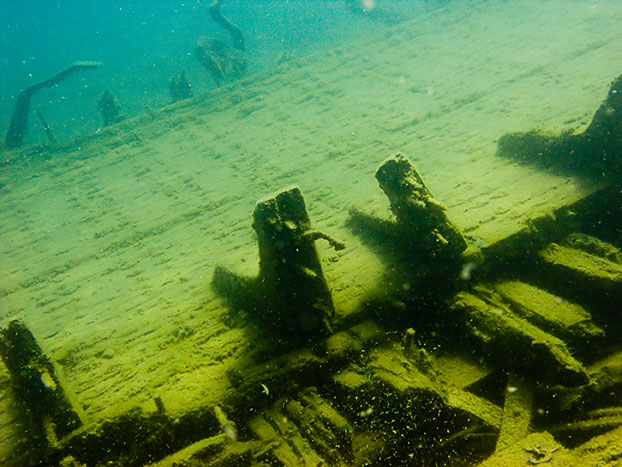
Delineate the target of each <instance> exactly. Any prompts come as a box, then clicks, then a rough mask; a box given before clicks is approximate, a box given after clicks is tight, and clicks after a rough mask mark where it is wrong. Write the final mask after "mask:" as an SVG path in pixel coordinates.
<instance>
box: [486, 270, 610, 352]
mask: <svg viewBox="0 0 622 467" xmlns="http://www.w3.org/2000/svg"><path fill="white" fill-rule="evenodd" d="M493 288H494V290H495V291H496V292H498V293H499V294H500V295H501V297H502V298H503V300H504V301H507V302H508V303H509V304H510V305H511V307H512V310H513V311H515V312H516V313H517V314H518V315H519V316H521V317H522V318H524V319H526V320H527V321H529V322H530V323H532V324H534V325H536V326H538V327H539V328H540V329H542V330H543V331H546V332H550V333H551V334H553V335H555V336H557V337H559V338H560V339H562V340H564V341H565V342H567V343H568V344H570V345H571V346H572V347H573V348H575V349H576V348H581V347H585V346H586V344H590V343H592V344H593V343H594V342H595V341H597V340H598V339H602V338H603V337H604V336H605V332H604V331H603V330H602V329H601V328H600V327H599V326H597V325H596V324H595V323H594V322H593V321H592V316H591V315H590V314H589V313H588V312H587V310H586V309H585V308H583V307H582V306H580V305H577V304H575V303H570V302H568V301H566V300H564V299H562V298H561V297H559V296H555V295H552V294H550V293H548V292H546V291H545V290H542V289H539V288H537V287H534V286H532V285H529V284H526V283H524V282H518V281H506V282H500V283H497V284H495V285H494V286H493Z"/></svg>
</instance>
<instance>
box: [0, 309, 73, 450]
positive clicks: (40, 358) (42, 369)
mask: <svg viewBox="0 0 622 467" xmlns="http://www.w3.org/2000/svg"><path fill="white" fill-rule="evenodd" d="M0 355H2V360H3V361H4V364H5V365H6V367H7V369H8V370H9V372H10V375H11V382H12V387H13V391H14V394H15V397H16V398H17V400H18V402H19V407H20V411H21V416H22V418H23V420H24V430H23V431H24V436H25V437H27V438H28V439H29V440H30V442H31V446H32V447H33V448H34V449H36V450H39V449H40V450H46V449H48V448H50V447H51V446H54V445H56V444H58V440H59V439H61V438H63V437H65V436H67V435H68V434H69V433H71V432H72V431H73V430H75V429H76V428H79V427H80V426H81V425H82V422H81V420H80V417H79V416H78V414H77V413H76V411H75V410H74V409H73V408H72V406H71V403H70V402H69V399H68V398H67V396H66V394H65V391H64V390H63V388H62V386H61V384H60V382H59V380H58V377H57V375H56V371H55V370H54V366H53V365H52V362H51V361H50V359H49V358H48V357H47V356H46V355H45V354H44V353H43V351H42V350H41V348H40V347H39V345H38V344H37V341H36V340H35V338H34V336H33V335H32V333H31V332H30V331H29V330H28V328H27V327H26V326H25V325H24V323H22V322H21V321H18V320H13V321H10V322H9V324H7V325H6V327H4V328H3V329H2V330H0Z"/></svg>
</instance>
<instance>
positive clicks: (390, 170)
mask: <svg viewBox="0 0 622 467" xmlns="http://www.w3.org/2000/svg"><path fill="white" fill-rule="evenodd" d="M376 179H377V180H378V183H379V184H380V187H381V188H382V190H383V191H384V192H385V194H386V195H387V197H388V198H389V202H390V203H391V211H393V214H394V215H395V217H396V219H397V224H398V225H399V230H400V231H401V233H407V235H408V237H409V238H408V241H411V242H413V243H414V244H415V246H416V247H417V248H418V249H421V250H423V251H427V252H430V253H429V254H430V256H432V257H435V256H437V255H438V256H441V257H443V258H446V257H449V258H452V257H455V256H456V255H459V254H460V253H461V252H462V251H464V250H465V249H466V247H467V244H466V241H465V240H464V237H463V236H462V234H461V233H460V231H459V230H458V228H457V227H456V226H455V225H453V224H452V223H451V222H450V221H449V219H448V218H447V214H446V213H445V207H444V206H443V205H442V204H441V203H439V202H438V201H437V200H435V199H434V198H433V197H432V195H431V193H430V191H429V190H428V188H427V187H426V185H425V183H424V182H423V179H422V178H421V175H419V172H418V171H417V169H416V168H415V166H414V165H413V164H412V163H411V162H410V161H409V160H408V159H407V158H406V157H404V156H403V155H402V154H396V155H394V156H391V157H389V158H388V159H386V160H385V161H384V162H383V163H382V165H381V166H380V167H379V168H378V170H377V171H376Z"/></svg>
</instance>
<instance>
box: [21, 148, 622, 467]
mask: <svg viewBox="0 0 622 467" xmlns="http://www.w3.org/2000/svg"><path fill="white" fill-rule="evenodd" d="M377 176H378V179H379V181H380V182H381V185H382V186H383V189H384V190H385V192H386V193H387V195H388V197H389V199H390V201H391V207H392V210H393V213H394V214H395V217H396V219H397V221H390V220H382V219H376V218H373V217H371V216H365V215H364V214H361V213H358V218H357V220H358V221H360V222H362V223H363V224H366V225H368V226H370V227H372V228H375V229H376V231H380V232H382V233H383V234H384V237H385V240H386V241H387V243H388V244H391V245H392V248H393V249H394V250H395V251H399V252H400V255H401V259H405V260H406V261H412V263H413V264H418V265H419V264H425V265H427V268H423V267H422V268H420V269H423V270H425V271H426V272H424V273H421V275H422V276H423V275H425V274H432V275H434V274H435V272H434V271H435V270H449V268H447V266H450V267H452V268H453V269H452V270H451V271H452V272H451V273H450V274H447V275H442V274H440V275H439V274H437V275H436V276H435V280H436V279H439V278H441V279H442V280H447V279H449V280H451V279H455V276H456V275H457V274H458V271H459V270H458V269H456V268H455V266H456V265H460V264H464V263H465V262H466V261H469V260H470V258H471V256H466V254H465V253H464V251H465V247H466V242H465V240H464V238H463V237H462V235H461V234H460V232H459V231H458V230H457V229H456V228H455V226H453V225H452V224H451V223H450V222H449V221H448V219H447V217H446V215H445V212H444V209H443V208H442V206H441V205H440V204H439V203H438V202H437V201H435V200H433V199H432V198H431V196H430V193H429V192H428V191H427V189H426V188H425V185H424V184H423V181H422V180H421V177H420V176H419V174H418V173H417V172H416V170H415V169H414V167H412V165H411V164H410V163H409V162H408V161H407V160H406V159H405V158H403V157H401V156H396V157H393V158H390V159H389V160H388V161H387V162H386V163H385V164H384V165H383V166H382V167H381V169H380V170H379V171H378V174H377ZM605 199H614V198H607V197H605V198H602V200H605ZM613 204H615V203H613ZM616 206H617V205H614V208H615V207H616ZM600 207H601V208H602V212H604V213H607V212H609V211H610V210H611V209H612V204H610V203H606V202H602V203H601V204H600ZM575 208H576V209H575ZM593 208H594V205H593V204H591V205H589V209H588V205H587V204H586V205H580V204H579V205H576V206H572V207H568V208H567V210H566V212H565V215H564V216H553V215H551V216H548V217H546V219H545V221H544V222H542V224H541V225H540V226H539V228H534V227H533V226H532V225H527V226H526V227H525V229H524V231H521V233H520V235H521V239H520V240H521V245H523V246H525V248H524V249H521V252H520V258H517V256H518V255H516V254H515V253H516V252H506V254H505V255H503V254H501V253H503V252H502V251H501V250H503V249H504V248H505V249H512V246H513V245H516V244H515V243H514V244H512V243H506V244H505V246H504V245H501V246H499V245H497V247H496V248H493V249H489V250H486V249H484V250H483V251H481V252H480V258H481V261H482V263H481V265H480V267H481V270H482V271H483V272H482V273H480V274H478V275H477V276H476V277H474V278H473V279H471V280H468V281H463V282H462V283H461V285H462V287H460V290H458V291H456V290H455V288H445V289H443V293H442V294H439V298H440V299H439V300H436V301H434V302H433V303H429V302H426V300H419V301H417V300H415V299H412V298H413V297H412V296H413V295H414V296H415V298H416V296H417V295H419V294H423V293H424V292H425V290H423V288H422V287H421V284H419V287H410V288H408V290H407V291H403V293H401V294H399V295H398V294H394V295H390V296H389V297H388V298H384V297H383V299H376V298H374V297H370V298H369V300H368V301H367V302H366V304H365V306H364V307H361V309H359V310H355V311H353V312H352V314H351V315H349V316H348V317H347V319H343V320H341V321H335V322H331V317H332V313H333V311H334V307H333V303H332V298H331V296H330V291H329V287H328V285H327V283H326V280H325V279H324V277H323V275H322V269H321V264H320V259H319V257H318V254H317V251H316V250H315V245H314V242H315V240H318V239H326V240H327V241H328V242H329V243H330V244H331V245H332V246H333V247H335V248H336V249H339V248H341V247H343V245H342V244H341V243H340V242H337V241H335V240H334V239H332V238H331V237H329V236H328V235H326V234H324V233H321V232H316V231H313V230H311V226H310V220H309V216H308V214H307V212H306V208H305V203H304V200H303V198H302V195H301V193H300V190H298V189H297V188H294V189H291V190H286V191H283V192H280V193H278V194H277V195H275V196H274V197H271V198H269V199H267V200H264V201H262V202H260V203H258V205H257V207H256V209H255V212H254V219H253V227H254V229H255V231H256V233H257V237H258V241H259V252H260V264H259V274H258V275H257V276H256V277H252V278H250V277H243V276H239V275H236V274H234V273H231V272H229V271H227V270H225V269H223V268H218V269H217V270H216V272H215V273H214V279H213V285H214V287H215V288H216V289H217V290H218V291H219V292H220V293H221V294H222V295H223V296H224V297H226V298H227V300H229V301H230V302H231V303H232V304H234V305H235V306H236V307H239V308H242V309H244V310H245V311H247V312H248V314H249V315H250V316H253V317H255V318H256V319H257V321H258V322H259V323H261V324H262V325H264V326H265V328H260V329H259V332H258V333H256V335H259V336H261V337H262V338H263V337H264V336H266V333H264V332H263V331H264V329H269V330H270V331H271V332H272V333H273V334H272V336H271V337H272V338H273V337H275V336H278V339H265V342H261V343H256V345H257V347H262V348H261V349H259V350H257V351H256V352H254V353H253V352H251V354H250V355H249V356H248V358H242V359H240V360H239V361H237V362H236V365H235V367H233V368H230V369H229V371H228V372H227V378H228V382H229V383H230V387H231V388H230V390H228V392H227V393H226V396H225V397H223V400H220V401H218V404H217V405H215V406H213V407H202V408H200V409H198V410H196V409H195V410H193V411H188V412H183V411H182V413H181V414H180V413H177V414H171V413H169V411H168V410H165V408H164V403H165V402H166V401H163V400H162V399H161V398H159V397H156V398H155V409H154V411H153V412H151V413H145V412H143V411H140V410H134V411H130V412H127V413H125V414H124V415H122V416H120V417H117V418H115V419H112V420H106V421H104V422H100V423H98V424H97V425H90V426H88V427H86V428H84V429H83V430H75V431H73V432H71V433H69V434H68V435H66V436H65V437H64V438H62V439H60V440H58V442H56V444H55V445H54V446H53V447H52V449H51V451H49V452H48V453H44V454H40V455H39V457H37V458H33V459H32V460H31V463H33V464H36V463H38V464H41V465H73V466H75V465H80V466H82V465H104V464H110V465H112V464H114V465H145V464H148V463H149V464H150V465H160V466H169V467H172V466H180V465H185V466H227V465H235V466H257V465H267V466H283V465H286V466H289V465H292V466H299V465H302V466H305V465H314V466H315V465H352V466H361V465H372V466H385V465H456V466H462V465H465V466H466V465H478V464H479V465H484V466H490V467H492V466H523V465H539V464H546V465H551V466H553V465H560V466H561V465H563V466H566V465H616V463H619V462H621V461H622V436H621V433H622V432H621V430H622V403H621V401H622V364H621V363H620V362H621V361H622V357H621V355H622V354H621V352H622V348H620V343H619V340H618V338H617V336H618V335H619V331H620V328H621V327H622V326H621V322H622V320H621V319H620V316H621V315H620V310H619V300H618V298H619V297H620V290H622V279H621V278H622V272H621V270H620V264H621V263H622V261H621V258H622V254H621V253H620V251H619V249H618V248H616V246H614V245H615V244H617V245H619V244H620V241H621V239H620V238H619V231H620V226H619V221H618V223H617V224H615V220H611V219H609V221H608V225H610V226H611V225H612V224H613V226H614V228H612V229H610V230H606V231H605V230H602V231H600V232H599V231H598V229H597V228H596V227H595V226H601V225H603V223H602V222H600V221H601V220H602V219H599V218H598V215H599V214H598V213H596V214H595V213H594V212H592V210H593ZM586 210H589V211H590V216H587V215H585V212H583V213H581V212H580V211H586ZM571 211H576V212H571ZM601 217H603V218H604V217H610V216H608V215H607V214H602V215H601ZM560 219H561V221H560ZM570 219H572V221H570ZM586 219H589V222H585V220H586ZM566 221H568V222H566ZM559 222H563V223H564V227H563V228H561V229H555V228H550V227H551V225H553V226H554V225H555V224H557V223H559ZM570 226H573V227H574V228H576V230H577V232H575V233H574V234H572V235H570V236H566V234H567V233H568V229H569V228H570ZM581 230H583V231H589V232H590V234H591V235H586V234H585V233H578V232H579V231H581ZM599 233H602V234H603V239H602V240H601V239H600V237H598V234H599ZM594 235H596V236H594ZM616 235H617V236H616ZM605 238H606V239H608V240H610V241H612V243H608V242H607V241H605V240H604V239H605ZM501 257H502V258H505V260H504V261H499V258H501ZM491 263H492V264H491ZM432 284H434V282H427V285H432ZM435 287H437V288H442V287H441V285H439V284H435ZM379 308H384V309H385V310H384V311H385V315H388V316H391V314H393V315H395V316H397V315H398V314H399V315H400V318H399V319H398V318H395V319H393V320H385V321H382V320H379V319H376V318H377V317H378V316H379V315H380V314H379V313H378V309H379ZM422 311H423V312H422ZM292 335H294V336H296V337H303V336H304V339H301V340H299V341H297V340H296V339H293V341H294V342H295V343H296V344H298V345H295V346H286V347H285V348H284V347H283V346H279V345H278V343H276V341H278V340H282V339H285V338H290V336H292ZM44 379H45V378H40V380H41V381H44ZM207 389H209V388H207ZM152 410H153V409H152ZM56 437H58V436H56ZM585 459H589V462H587V464H586V461H585ZM480 463H481V464H480Z"/></svg>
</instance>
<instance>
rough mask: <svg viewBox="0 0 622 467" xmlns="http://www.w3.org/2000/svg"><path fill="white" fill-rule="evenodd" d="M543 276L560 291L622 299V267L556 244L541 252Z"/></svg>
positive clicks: (539, 254)
mask: <svg viewBox="0 0 622 467" xmlns="http://www.w3.org/2000/svg"><path fill="white" fill-rule="evenodd" d="M538 258H539V259H540V261H541V269H542V275H543V276H546V277H548V280H549V282H554V283H556V284H557V285H558V288H563V289H564V290H568V291H569V293H572V291H573V290H580V291H581V293H582V294H583V295H585V296H593V297H595V298H596V299H598V298H600V299H603V298H604V299H605V300H609V301H614V300H620V299H622V264H618V263H614V262H612V261H610V260H608V259H606V258H604V257H602V256H597V255H594V254H590V253H587V252H585V251H583V250H577V249H575V248H570V247H567V246H563V245H558V244H556V243H552V244H551V245H549V246H548V247H546V248H544V249H543V250H541V251H540V252H539V253H538Z"/></svg>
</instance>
